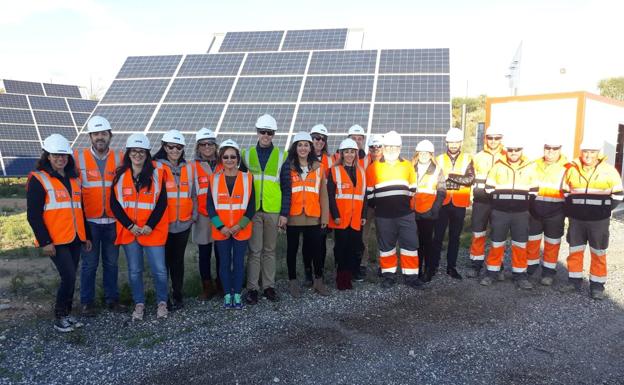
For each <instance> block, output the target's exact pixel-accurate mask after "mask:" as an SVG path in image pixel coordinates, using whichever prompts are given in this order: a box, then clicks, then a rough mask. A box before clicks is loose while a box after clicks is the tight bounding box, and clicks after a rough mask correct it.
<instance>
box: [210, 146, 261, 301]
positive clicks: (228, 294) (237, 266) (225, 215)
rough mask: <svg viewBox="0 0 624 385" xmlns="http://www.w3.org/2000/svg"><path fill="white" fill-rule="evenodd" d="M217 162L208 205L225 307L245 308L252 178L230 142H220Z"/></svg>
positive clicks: (252, 202) (253, 208)
mask: <svg viewBox="0 0 624 385" xmlns="http://www.w3.org/2000/svg"><path fill="white" fill-rule="evenodd" d="M217 159H218V161H217V162H218V167H219V170H218V171H217V172H216V173H213V174H212V175H210V188H209V190H208V197H207V203H208V215H209V216H210V219H211V222H212V238H213V239H214V240H215V246H216V247H217V249H218V250H219V258H221V262H220V267H219V268H220V273H219V274H220V276H221V280H222V282H223V290H224V292H225V295H224V296H223V307H224V308H225V309H242V307H243V302H242V298H241V291H242V289H243V276H244V274H245V264H244V263H245V252H246V251H247V246H248V244H249V239H250V238H251V235H252V232H253V224H252V223H251V221H252V219H253V216H254V214H255V211H256V201H255V199H254V198H255V195H254V183H253V175H252V173H251V172H243V171H241V170H240V168H241V167H242V168H244V167H245V164H244V162H243V160H242V158H241V151H240V147H239V146H238V144H237V143H236V142H235V141H233V140H231V139H228V140H225V141H223V142H221V144H220V145H219V154H218V156H217Z"/></svg>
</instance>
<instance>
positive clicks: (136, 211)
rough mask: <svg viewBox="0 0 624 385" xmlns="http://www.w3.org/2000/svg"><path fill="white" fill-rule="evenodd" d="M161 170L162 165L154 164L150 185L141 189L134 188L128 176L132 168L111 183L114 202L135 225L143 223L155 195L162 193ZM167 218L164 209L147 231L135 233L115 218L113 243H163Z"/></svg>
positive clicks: (145, 244) (143, 224) (166, 228)
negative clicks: (115, 229) (148, 232)
mask: <svg viewBox="0 0 624 385" xmlns="http://www.w3.org/2000/svg"><path fill="white" fill-rule="evenodd" d="M164 173H165V172H164V170H163V169H162V168H154V171H153V173H152V186H151V187H150V189H149V190H148V189H147V187H143V188H141V191H137V190H136V187H135V186H134V180H133V178H132V170H126V172H124V174H123V175H122V176H121V177H120V178H119V180H118V181H117V184H116V185H115V186H114V187H113V188H114V189H115V196H116V198H117V202H119V204H120V205H121V207H122V208H123V209H124V212H125V213H126V215H128V218H130V220H131V221H132V222H134V224H135V225H136V226H139V227H143V226H145V225H146V224H147V220H148V219H149V217H150V215H151V214H152V211H154V208H155V207H156V202H158V197H159V196H160V194H161V193H162V192H161V184H162V181H163V178H164ZM167 210H169V208H167ZM167 218H168V217H167V212H166V211H165V213H164V214H163V216H162V218H161V219H160V221H159V222H158V224H157V225H156V227H154V228H153V229H152V232H151V233H150V234H149V235H139V236H138V237H137V236H135V235H134V234H132V232H131V231H130V230H128V229H127V228H125V227H124V226H123V225H122V224H121V223H120V222H119V221H117V238H116V239H115V244H116V245H127V244H129V243H132V242H134V241H137V242H138V243H139V244H140V245H142V246H164V245H165V243H166V242H167V233H168V231H169V221H168V219H167Z"/></svg>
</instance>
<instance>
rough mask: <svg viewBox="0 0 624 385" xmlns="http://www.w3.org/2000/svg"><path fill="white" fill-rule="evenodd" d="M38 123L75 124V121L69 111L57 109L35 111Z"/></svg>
mask: <svg viewBox="0 0 624 385" xmlns="http://www.w3.org/2000/svg"><path fill="white" fill-rule="evenodd" d="M33 112H34V114H35V121H36V122H37V124H45V125H54V126H74V121H73V120H72V116H71V114H70V113H69V112H57V111H37V110H35V111H33Z"/></svg>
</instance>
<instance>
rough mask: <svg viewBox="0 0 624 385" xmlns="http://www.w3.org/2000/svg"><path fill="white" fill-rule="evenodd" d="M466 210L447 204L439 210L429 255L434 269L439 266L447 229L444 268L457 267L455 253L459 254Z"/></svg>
mask: <svg viewBox="0 0 624 385" xmlns="http://www.w3.org/2000/svg"><path fill="white" fill-rule="evenodd" d="M465 217H466V208H465V207H457V206H454V205H453V203H449V204H447V205H445V206H442V207H441V208H440V213H439V214H438V219H437V220H436V223H435V229H434V233H433V250H432V253H431V263H432V264H433V265H432V266H433V267H434V268H437V267H438V266H439V264H440V254H441V252H442V241H443V240H444V233H446V228H447V227H448V230H449V235H448V247H447V248H446V268H447V269H450V268H455V266H456V265H457V253H458V252H459V237H460V235H461V232H462V228H463V227H464V218H465Z"/></svg>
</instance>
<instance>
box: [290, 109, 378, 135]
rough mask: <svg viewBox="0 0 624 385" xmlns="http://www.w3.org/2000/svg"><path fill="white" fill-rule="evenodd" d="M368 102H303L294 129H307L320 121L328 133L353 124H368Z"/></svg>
mask: <svg viewBox="0 0 624 385" xmlns="http://www.w3.org/2000/svg"><path fill="white" fill-rule="evenodd" d="M369 112H370V104H303V105H301V106H300V107H299V111H298V112H297V118H296V120H295V129H294V131H295V132H297V131H309V130H310V129H311V128H312V126H314V125H315V124H319V123H322V124H324V125H325V127H327V130H328V131H329V133H332V134H337V133H345V134H346V132H347V130H348V129H349V127H351V126H352V125H354V124H359V125H360V126H362V127H366V126H368V115H369Z"/></svg>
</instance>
